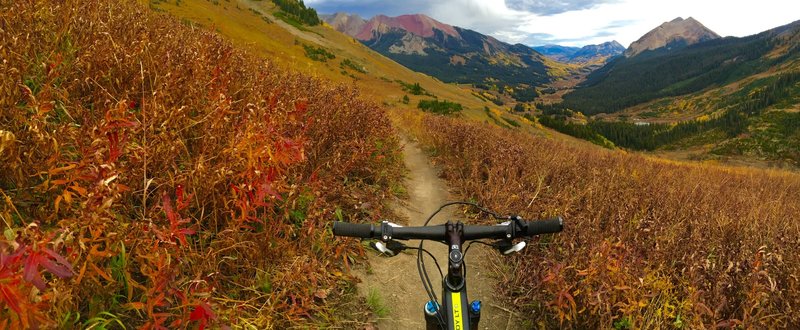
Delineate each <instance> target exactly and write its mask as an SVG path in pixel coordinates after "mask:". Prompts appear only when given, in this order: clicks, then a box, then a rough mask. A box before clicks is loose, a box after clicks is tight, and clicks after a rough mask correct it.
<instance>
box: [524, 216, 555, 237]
mask: <svg viewBox="0 0 800 330" xmlns="http://www.w3.org/2000/svg"><path fill="white" fill-rule="evenodd" d="M562 229H564V219H562V218H561V217H555V218H550V219H545V220H539V221H529V222H528V232H527V233H525V236H534V235H540V234H552V233H557V232H560V231H561V230H562Z"/></svg>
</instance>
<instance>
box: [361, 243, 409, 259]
mask: <svg viewBox="0 0 800 330" xmlns="http://www.w3.org/2000/svg"><path fill="white" fill-rule="evenodd" d="M369 246H370V247H372V248H373V249H375V250H376V251H378V252H380V253H381V254H385V255H386V256H389V257H394V256H396V255H398V254H400V252H403V250H405V249H407V248H408V247H407V246H406V245H405V244H403V243H400V242H397V241H388V242H386V243H384V242H381V241H372V242H370V243H369Z"/></svg>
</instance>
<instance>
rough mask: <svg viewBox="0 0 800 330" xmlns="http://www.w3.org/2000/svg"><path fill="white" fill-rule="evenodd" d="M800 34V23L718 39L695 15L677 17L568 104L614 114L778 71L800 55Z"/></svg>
mask: <svg viewBox="0 0 800 330" xmlns="http://www.w3.org/2000/svg"><path fill="white" fill-rule="evenodd" d="M799 35H800V21H798V22H794V23H792V24H788V25H785V26H781V27H778V28H774V29H771V30H768V31H765V32H762V33H759V34H756V35H752V36H748V37H743V38H736V37H726V38H719V36H718V35H717V34H716V33H714V32H713V31H711V30H708V29H707V28H705V27H703V26H702V24H699V23H698V22H697V21H695V20H693V19H691V18H690V19H686V20H681V19H676V20H673V21H671V22H668V23H664V24H663V25H661V26H659V27H657V28H656V29H654V30H652V31H650V32H648V33H647V34H645V35H644V36H643V37H642V38H641V39H639V40H638V41H636V42H634V43H633V44H631V46H630V47H629V48H628V50H626V51H625V56H620V57H617V58H615V59H614V60H612V61H610V62H609V63H608V64H606V65H605V66H603V67H602V68H600V69H598V70H596V71H594V72H592V73H591V74H590V75H589V76H588V78H587V79H586V81H584V82H583V83H582V84H581V85H579V86H578V88H577V89H576V90H575V91H573V92H572V93H569V94H567V95H566V96H565V97H564V104H565V105H567V106H569V107H571V108H573V109H576V110H578V111H580V112H583V113H585V114H596V113H610V112H616V111H620V110H622V109H625V108H627V107H631V106H634V105H637V104H640V103H644V102H647V101H651V100H654V99H657V98H661V97H668V96H677V95H684V94H689V93H693V92H698V91H701V90H704V89H706V88H709V87H713V86H717V87H719V86H722V85H725V84H729V83H732V82H735V81H737V80H739V79H743V78H746V77H749V76H753V75H757V74H762V73H767V72H768V71H770V70H771V71H775V68H780V67H782V66H786V65H790V64H791V63H794V61H796V60H797V59H798V57H800V47H799V46H800V45H798V43H797V40H798V38H800V36H799ZM659 46H660V47H659Z"/></svg>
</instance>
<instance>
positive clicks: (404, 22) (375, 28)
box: [322, 13, 461, 41]
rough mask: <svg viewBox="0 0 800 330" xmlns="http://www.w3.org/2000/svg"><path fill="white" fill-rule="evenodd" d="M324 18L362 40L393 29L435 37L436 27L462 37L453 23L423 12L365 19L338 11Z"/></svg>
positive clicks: (337, 28)
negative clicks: (450, 23) (447, 22)
mask: <svg viewBox="0 0 800 330" xmlns="http://www.w3.org/2000/svg"><path fill="white" fill-rule="evenodd" d="M322 19H323V20H324V21H325V22H326V23H328V24H330V25H331V26H332V27H333V28H334V29H335V30H337V31H340V32H344V33H345V34H347V35H350V36H352V37H354V38H356V39H358V40H361V41H367V40H372V39H373V38H375V36H376V35H380V34H384V33H386V32H388V31H389V30H391V29H400V30H405V31H408V32H410V33H412V34H415V35H418V36H421V37H424V38H430V37H433V36H434V29H436V30H439V31H442V32H443V33H444V34H445V35H448V36H451V37H455V38H457V39H460V38H461V36H460V35H459V33H458V31H456V29H455V28H454V27H453V26H452V25H448V24H444V23H442V22H439V21H437V20H435V19H433V18H430V17H428V16H425V15H423V14H415V15H401V16H397V17H389V16H386V15H377V16H375V17H373V18H371V19H370V20H368V21H365V20H364V19H362V18H361V17H359V16H358V15H348V14H345V13H336V14H333V15H322Z"/></svg>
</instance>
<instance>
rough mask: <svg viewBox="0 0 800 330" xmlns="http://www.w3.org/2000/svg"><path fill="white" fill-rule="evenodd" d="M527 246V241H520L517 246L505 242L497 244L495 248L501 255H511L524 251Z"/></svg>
mask: <svg viewBox="0 0 800 330" xmlns="http://www.w3.org/2000/svg"><path fill="white" fill-rule="evenodd" d="M527 245H528V243H525V241H519V242H517V244H512V243H511V241H508V240H503V241H498V242H497V243H495V244H494V247H495V248H497V250H498V251H499V252H500V253H501V254H503V255H509V254H512V253H517V252H519V251H522V250H523V249H525V247H526V246H527Z"/></svg>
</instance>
